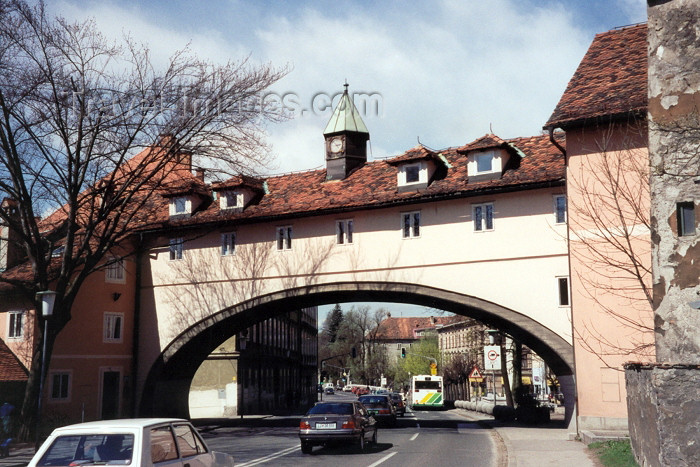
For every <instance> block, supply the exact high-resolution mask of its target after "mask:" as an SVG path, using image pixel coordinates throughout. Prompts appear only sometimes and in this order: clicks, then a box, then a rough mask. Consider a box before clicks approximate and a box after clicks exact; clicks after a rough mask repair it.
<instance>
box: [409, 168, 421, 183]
mask: <svg viewBox="0 0 700 467" xmlns="http://www.w3.org/2000/svg"><path fill="white" fill-rule="evenodd" d="M405 170H406V183H417V182H419V181H420V165H419V164H415V165H407V166H406V169H405Z"/></svg>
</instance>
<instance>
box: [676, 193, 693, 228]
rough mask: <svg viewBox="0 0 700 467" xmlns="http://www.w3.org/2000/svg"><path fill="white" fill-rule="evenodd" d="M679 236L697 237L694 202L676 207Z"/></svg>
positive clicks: (679, 204)
mask: <svg viewBox="0 0 700 467" xmlns="http://www.w3.org/2000/svg"><path fill="white" fill-rule="evenodd" d="M676 216H677V221H678V236H679V237H685V236H688V235H695V203H693V202H692V201H688V202H683V203H678V204H677V205H676Z"/></svg>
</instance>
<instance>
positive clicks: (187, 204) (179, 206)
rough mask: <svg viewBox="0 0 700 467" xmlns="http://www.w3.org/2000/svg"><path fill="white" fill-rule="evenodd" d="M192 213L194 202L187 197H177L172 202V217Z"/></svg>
mask: <svg viewBox="0 0 700 467" xmlns="http://www.w3.org/2000/svg"><path fill="white" fill-rule="evenodd" d="M190 211H192V202H191V201H190V199H189V198H188V197H186V196H177V197H175V198H172V199H171V200H170V215H171V216H177V215H180V214H189V213H190Z"/></svg>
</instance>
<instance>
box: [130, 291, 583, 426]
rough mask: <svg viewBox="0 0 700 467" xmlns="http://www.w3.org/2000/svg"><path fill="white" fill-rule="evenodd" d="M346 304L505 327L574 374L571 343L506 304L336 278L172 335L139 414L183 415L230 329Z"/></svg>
mask: <svg viewBox="0 0 700 467" xmlns="http://www.w3.org/2000/svg"><path fill="white" fill-rule="evenodd" d="M347 302H388V303H408V304H413V305H421V306H426V307H431V308H436V309H439V310H445V311H448V312H451V313H455V314H458V315H463V316H465V317H469V318H474V319H476V320H478V321H481V322H482V323H484V324H486V325H488V326H491V327H493V328H495V329H500V330H503V331H506V332H507V333H508V334H509V335H511V336H512V337H513V338H514V339H516V340H518V341H520V342H522V343H523V344H525V345H527V346H528V347H529V348H531V349H532V350H533V351H534V352H535V353H537V354H538V355H539V356H540V357H542V358H543V360H544V361H545V362H546V363H547V365H548V366H549V368H550V369H551V370H552V371H553V372H554V373H555V374H556V375H557V376H558V377H560V379H561V378H562V377H571V376H572V375H573V374H574V371H573V368H574V363H573V361H574V359H573V347H572V345H571V344H570V343H568V342H567V341H566V340H565V339H563V338H562V337H561V336H559V335H558V334H556V333H555V332H554V331H552V330H551V329H549V328H547V327H545V326H543V325H542V324H540V323H539V322H537V321H535V320H533V319H532V318H530V317H528V316H526V315H523V314H521V313H518V312H516V311H514V310H511V309H509V308H505V307H502V306H500V305H498V304H495V303H493V302H489V301H486V300H482V299H479V298H476V297H473V296H468V295H464V294H460V293H455V292H451V291H448V290H443V289H438V288H434V287H427V286H421V285H416V284H407V283H386V282H339V283H330V284H318V285H309V286H304V287H298V288H294V289H289V290H285V291H281V292H275V293H271V294H267V295H263V296H260V297H256V298H253V299H250V300H247V301H245V302H242V303H239V304H237V305H234V306H231V307H229V308H226V309H223V310H221V311H220V312H218V313H215V314H213V315H211V316H210V317H208V318H206V319H204V320H202V321H200V322H199V323H197V324H195V325H193V326H191V327H190V328H189V329H187V330H186V331H184V332H183V333H181V334H180V335H179V336H178V337H177V338H176V339H174V340H173V341H172V342H171V343H170V344H169V345H168V346H167V347H166V348H165V350H164V351H163V352H162V353H161V355H160V358H159V359H158V360H157V361H156V362H155V363H154V364H153V365H152V366H151V368H150V371H149V373H148V376H147V379H146V383H145V384H144V389H143V392H142V397H141V403H140V405H139V415H142V416H151V415H158V416H176V417H184V418H188V416H189V408H188V394H189V387H190V382H191V380H192V377H193V376H194V373H195V372H196V371H197V368H198V367H199V365H200V364H201V362H202V361H204V359H205V358H206V357H207V356H208V355H209V354H210V353H211V352H212V351H213V350H214V349H216V348H217V347H218V346H219V345H220V344H221V343H223V342H224V341H225V340H226V339H228V338H229V337H231V336H232V335H234V334H235V333H237V332H239V331H242V330H244V329H247V328H248V327H249V326H251V325H253V324H255V323H258V322H261V321H264V320H266V319H268V318H270V317H272V316H275V315H276V314H277V313H280V312H284V311H289V310H295V309H300V308H306V307H311V306H318V305H326V304H334V303H347Z"/></svg>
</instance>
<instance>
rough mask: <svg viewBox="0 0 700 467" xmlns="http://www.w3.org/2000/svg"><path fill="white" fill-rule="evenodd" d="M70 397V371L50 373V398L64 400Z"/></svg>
mask: <svg viewBox="0 0 700 467" xmlns="http://www.w3.org/2000/svg"><path fill="white" fill-rule="evenodd" d="M69 397H70V373H59V372H55V373H52V374H51V399H53V400H55V401H66V400H68V398H69Z"/></svg>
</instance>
